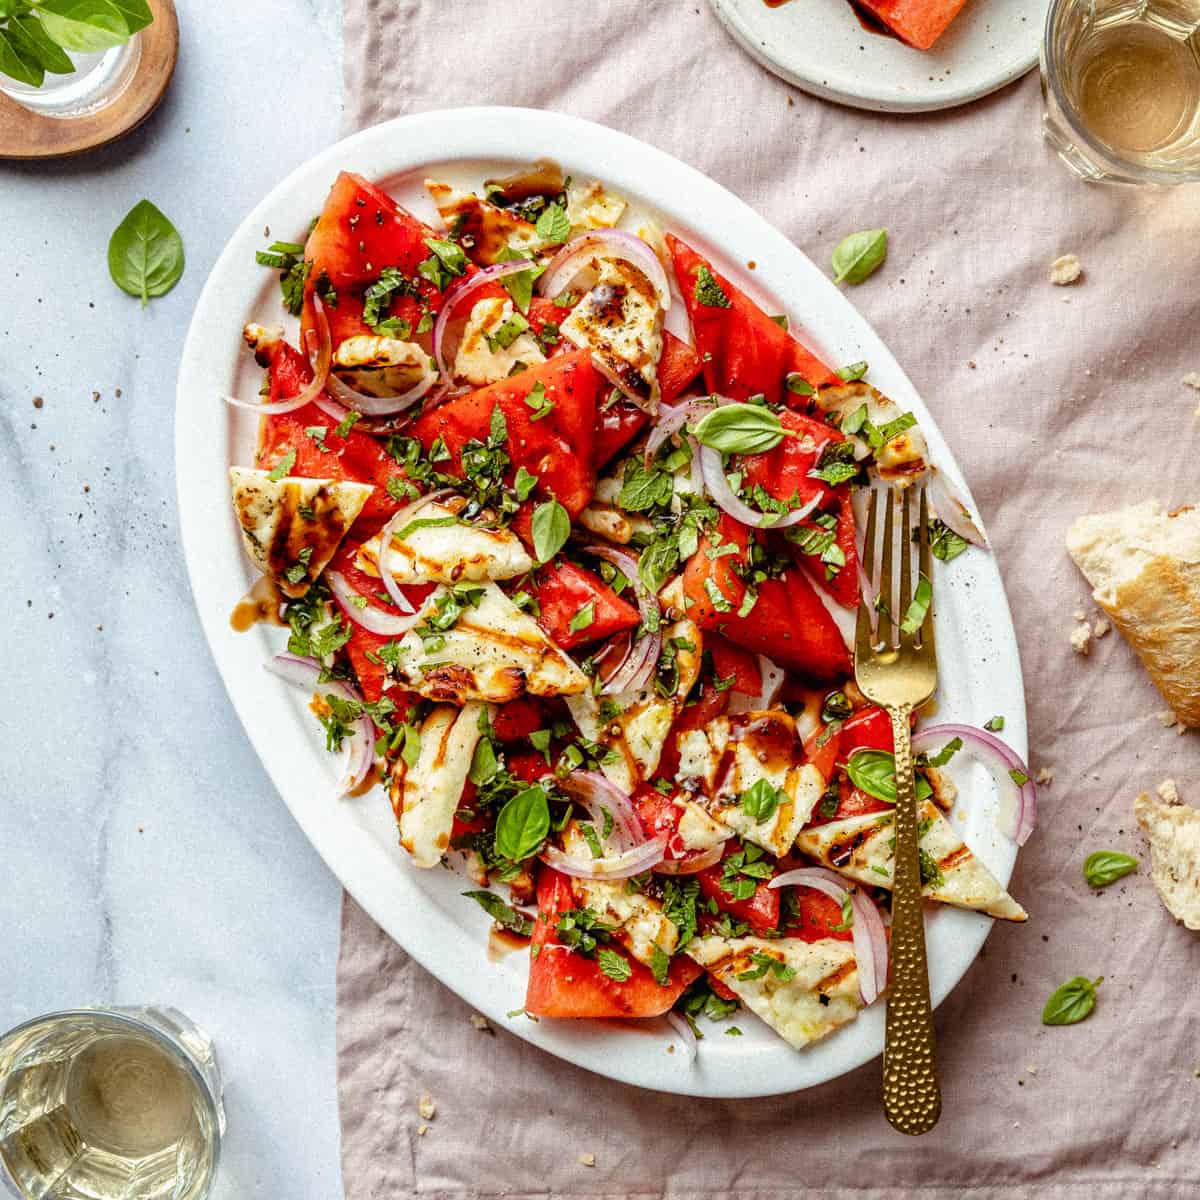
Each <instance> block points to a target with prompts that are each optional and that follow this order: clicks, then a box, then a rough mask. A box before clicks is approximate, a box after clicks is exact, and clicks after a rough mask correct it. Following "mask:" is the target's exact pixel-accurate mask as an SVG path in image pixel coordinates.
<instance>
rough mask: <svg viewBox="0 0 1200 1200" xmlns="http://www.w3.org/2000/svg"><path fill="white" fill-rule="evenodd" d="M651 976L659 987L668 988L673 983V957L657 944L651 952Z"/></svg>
mask: <svg viewBox="0 0 1200 1200" xmlns="http://www.w3.org/2000/svg"><path fill="white" fill-rule="evenodd" d="M650 974H651V975H653V976H654V982H655V983H657V984H658V986H659V987H666V986H667V984H669V983H670V982H671V956H670V955H669V954H668V953H667V952H666V951H665V950H664V949H663V948H662V947H661V946H660V945H658V944H657V943H655V945H654V949H653V950H651V951H650Z"/></svg>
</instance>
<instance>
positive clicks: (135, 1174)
mask: <svg viewBox="0 0 1200 1200" xmlns="http://www.w3.org/2000/svg"><path fill="white" fill-rule="evenodd" d="M224 1130H225V1114H224V1110H223V1109H222V1107H221V1077H220V1072H219V1070H218V1067H217V1061H216V1056H215V1054H214V1051H213V1045H212V1042H211V1041H210V1040H209V1038H208V1036H207V1034H205V1033H204V1032H203V1030H201V1029H199V1028H197V1026H195V1025H194V1024H192V1022H191V1021H189V1020H188V1019H187V1017H185V1016H184V1015H183V1014H182V1013H180V1012H177V1011H176V1010H175V1009H172V1008H116V1009H94V1008H93V1009H75V1010H72V1011H69V1012H61V1013H51V1014H50V1015H48V1016H44V1017H38V1018H36V1019H35V1020H32V1021H27V1022H26V1023H25V1024H24V1025H19V1026H17V1028H16V1029H13V1030H12V1031H10V1032H9V1033H7V1034H5V1035H4V1036H3V1037H2V1038H0V1191H3V1185H4V1184H5V1183H7V1184H8V1186H9V1188H10V1189H12V1193H11V1194H12V1195H14V1196H16V1197H19V1198H20V1200H127V1198H129V1197H137V1198H138V1200H202V1198H203V1197H204V1196H206V1195H208V1191H209V1186H210V1184H211V1183H212V1179H213V1175H214V1173H215V1171H216V1167H217V1159H218V1157H219V1155H220V1146H221V1135H222V1133H223V1132H224Z"/></svg>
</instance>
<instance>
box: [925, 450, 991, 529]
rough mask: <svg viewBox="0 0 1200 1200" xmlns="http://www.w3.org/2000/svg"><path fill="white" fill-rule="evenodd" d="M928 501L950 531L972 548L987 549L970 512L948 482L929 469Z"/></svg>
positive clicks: (941, 475) (937, 472) (932, 469)
mask: <svg viewBox="0 0 1200 1200" xmlns="http://www.w3.org/2000/svg"><path fill="white" fill-rule="evenodd" d="M929 499H930V501H931V502H932V503H933V509H934V512H936V513H937V515H938V516H939V517H940V518H941V519H942V521H943V522H944V524H946V525H947V526H948V527H949V528H950V529H952V530H953V531H954V532H955V533H957V534H958V536H959V537H960V538H964V539H965V540H966V541H968V542H970V543H971V544H972V545H974V546H983V547H984V548H985V549H986V548H987V544H988V540H987V538H985V537H984V536H983V531H982V530H981V529H980V528H979V526H978V525H976V524H975V522H974V521H973V520H972V519H971V510H970V509H968V508H967V506H966V505H965V504H964V503H963V502H962V500H960V499H959V497H958V494H957V493H956V492H955V491H954V488H953V487H951V485H950V482H949V480H947V478H946V477H945V476H944V475H943V474H942V473H941V472H940V471H939V470H938V469H937V467H932V466H931V467H930V468H929Z"/></svg>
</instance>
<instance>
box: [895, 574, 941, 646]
mask: <svg viewBox="0 0 1200 1200" xmlns="http://www.w3.org/2000/svg"><path fill="white" fill-rule="evenodd" d="M932 603H933V585H932V584H931V583H930V582H929V580H928V578H927V577H926V576H924V575H922V576H921V577H920V578H919V579H918V580H917V590H916V592H915V593H914V595H913V598H912V603H910V604H909V606H908V611H907V612H906V613H905V614H904V620H902V621H901V622H900V631H901V632H902V633H916V632H917V630H918V629H920V628H921V626H922V625H923V624H924V623H925V618H926V617H927V616H928V615H929V606H930V605H931V604H932Z"/></svg>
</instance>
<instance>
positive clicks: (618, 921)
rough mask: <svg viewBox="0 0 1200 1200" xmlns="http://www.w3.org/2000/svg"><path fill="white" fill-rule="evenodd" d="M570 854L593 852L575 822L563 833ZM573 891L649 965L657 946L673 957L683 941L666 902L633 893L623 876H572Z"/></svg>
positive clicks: (583, 906) (625, 945)
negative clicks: (628, 889) (584, 877)
mask: <svg viewBox="0 0 1200 1200" xmlns="http://www.w3.org/2000/svg"><path fill="white" fill-rule="evenodd" d="M563 847H564V848H565V849H566V851H567V852H568V853H569V854H575V855H578V856H579V857H581V858H586V857H588V856H589V855H590V853H591V851H590V850H589V849H588V845H587V842H585V841H584V839H583V837H582V835H581V834H580V833H579V829H578V827H577V825H576V823H575V822H574V821H572V822H571V824H570V825H568V826H567V828H566V830H565V831H564V833H563ZM571 891H572V892H573V894H574V896H575V903H576V904H577V905H578V906H579V907H580V908H590V909H591V910H592V911H593V912H594V913H595V914H596V915H597V916H598V917H599V918H600V919H601V920H602V921H603V922H604V923H605V924H607V925H616V926H617V929H616V930H615V931H614V933H613V937H614V938H616V940H617V941H619V942H620V943H621V944H622V945H623V946H624V947H625V948H626V949H627V950H628V951H629V953H630V954H632V955H633V957H634V958H636V959H637V960H638V962H640V963H644V964H645V965H646V966H648V967H649V966H652V965H653V963H654V951H655V948H656V947H657V948H658V949H659V950H660V951H662V953H663V954H666V955H667V956H668V957H670V956H671V955H672V954H674V953H675V948H676V946H678V944H679V927H678V926H677V925H676V924H675V922H674V921H672V920H671V918H670V917H668V916H667V915H666V914H665V913H664V912H663V907H662V904H661V903H660V902H659V901H658V900H655V899H654V898H653V897H652V896H646V895H644V894H643V893H641V892H629V891H627V890H626V887H625V880H623V879H572V880H571Z"/></svg>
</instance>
